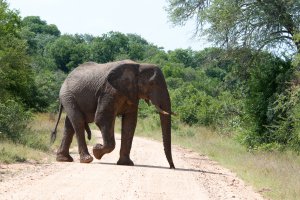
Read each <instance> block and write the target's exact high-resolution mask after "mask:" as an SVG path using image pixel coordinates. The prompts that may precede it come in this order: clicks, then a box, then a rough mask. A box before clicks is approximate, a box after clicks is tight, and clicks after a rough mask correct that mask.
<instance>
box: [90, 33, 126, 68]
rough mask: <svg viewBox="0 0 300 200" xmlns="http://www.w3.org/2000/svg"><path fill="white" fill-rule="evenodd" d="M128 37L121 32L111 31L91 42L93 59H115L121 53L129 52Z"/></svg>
mask: <svg viewBox="0 0 300 200" xmlns="http://www.w3.org/2000/svg"><path fill="white" fill-rule="evenodd" d="M128 49H129V47H128V38H127V37H126V35H125V34H123V33H120V32H113V31H111V32H109V33H107V34H103V35H102V36H101V37H96V38H95V39H94V40H93V41H92V42H91V60H92V61H95V62H99V63H106V62H110V61H114V60H115V59H116V58H117V57H118V56H119V57H120V55H121V54H126V55H125V56H123V57H127V53H128Z"/></svg>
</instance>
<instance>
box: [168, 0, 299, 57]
mask: <svg viewBox="0 0 300 200" xmlns="http://www.w3.org/2000/svg"><path fill="white" fill-rule="evenodd" d="M299 10H300V1H299V0H168V7H167V11H168V13H169V18H170V19H171V21H172V22H173V24H175V25H184V24H185V23H186V22H187V21H189V20H191V19H195V20H196V35H200V34H202V33H205V34H207V35H208V36H209V38H211V39H212V40H213V41H214V42H215V43H216V44H219V45H225V46H226V47H250V48H255V49H262V48H264V47H267V48H272V47H274V46H275V47H281V48H283V47H286V48H289V49H290V50H292V51H294V52H295V50H297V51H298V52H299V51H300V40H299V39H297V38H299V37H298V34H299V33H300V12H299ZM279 45H281V46H279Z"/></svg>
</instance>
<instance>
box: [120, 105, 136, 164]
mask: <svg viewBox="0 0 300 200" xmlns="http://www.w3.org/2000/svg"><path fill="white" fill-rule="evenodd" d="M136 123H137V110H136V111H134V112H131V113H127V114H124V115H123V116H122V131H121V134H122V135H121V149H120V158H119V160H118V162H117V164H118V165H134V164H133V162H132V160H131V159H130V150H131V146H132V140H133V135H134V131H135V127H136Z"/></svg>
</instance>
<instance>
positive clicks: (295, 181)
mask: <svg viewBox="0 0 300 200" xmlns="http://www.w3.org/2000/svg"><path fill="white" fill-rule="evenodd" d="M168 2H169V6H168V8H167V12H168V13H169V17H170V20H171V21H172V22H173V23H174V24H175V25H181V24H184V23H185V22H186V21H188V20H190V19H194V20H196V21H197V22H198V23H197V24H198V26H196V29H197V32H196V33H198V34H204V33H205V34H208V36H209V38H211V39H212V42H213V43H214V44H215V46H214V47H210V48H206V49H203V50H201V51H194V50H192V49H175V50H172V51H165V50H164V49H163V48H162V47H158V46H156V45H155V44H152V43H150V42H148V41H147V40H145V39H144V38H142V37H141V36H139V35H136V34H123V33H120V32H108V33H106V34H103V35H101V36H93V35H88V34H76V35H71V34H61V32H60V30H59V29H58V28H57V27H56V25H54V24H48V23H47V22H46V21H44V20H43V19H41V18H40V17H39V16H27V17H24V18H21V17H20V15H19V13H18V12H17V11H15V10H11V9H10V8H9V5H8V4H7V3H6V1H5V0H0V22H1V23H0V163H13V162H24V161H28V160H35V162H48V161H49V160H51V159H53V158H52V157H51V155H52V154H53V152H54V150H55V149H57V147H58V145H59V144H58V143H59V142H58V141H59V139H60V138H58V139H57V142H56V143H55V144H54V145H53V146H50V141H49V137H50V131H51V129H52V128H53V126H54V124H55V122H54V119H55V113H56V112H57V109H58V93H59V88H60V86H61V83H62V82H63V80H64V79H65V77H66V76H67V74H68V73H69V72H70V71H71V70H72V69H74V68H75V67H77V66H78V65H79V64H81V63H83V62H86V61H94V62H98V63H105V62H110V61H114V60H120V59H132V60H135V61H138V62H148V63H155V64H157V65H158V66H159V67H160V68H161V69H162V71H163V73H164V75H165V78H166V81H167V84H168V88H169V92H170V96H171V101H172V109H173V111H174V112H175V113H177V116H176V117H173V123H172V129H173V139H172V141H174V142H173V143H175V144H177V145H180V146H184V147H186V148H190V149H193V150H195V151H197V152H199V153H203V154H206V155H208V156H209V157H210V158H212V159H215V160H217V161H218V162H220V163H221V164H222V165H225V166H226V167H228V168H230V169H232V170H233V171H235V172H236V173H237V174H238V175H239V176H240V177H242V178H243V179H244V180H246V181H247V182H248V183H250V184H252V185H254V186H255V188H256V189H257V190H258V191H261V193H262V194H263V195H266V196H267V197H271V198H272V199H296V198H297V197H299V196H300V191H299V188H300V182H299V180H300V177H299V176H300V174H299V171H300V169H299V166H300V157H299V152H300V102H299V100H300V97H299V96H300V86H299V82H300V73H299V63H300V56H299V55H300V54H299V44H300V42H299V41H300V27H299V24H300V16H299V12H298V10H299V8H300V4H299V3H298V1H288V0H286V1H282V0H280V1H279V0H276V1H273V2H271V1H270V2H271V3H270V2H269V1H246V0H244V1H222V0H218V1H201V2H203V3H201V2H200V3H199V2H198V3H197V4H194V2H196V1H186V3H185V4H184V5H182V4H181V3H182V1H178V0H168ZM279 8H280V10H276V9H279ZM281 8H285V9H281ZM253 13H255V15H253ZM278 13H281V14H280V15H278ZM275 15H276V17H274V16H275ZM187 16H188V17H187ZM251 20H253V21H251ZM253 22H255V23H253ZM204 24H211V26H209V28H208V29H207V30H204V33H203V32H202V30H203V29H206V26H202V25H204ZM257 33H259V34H257ZM196 35H197V34H196ZM199 45H201V44H199ZM62 126H63V120H61V123H60V126H59V130H58V131H59V132H60V133H62ZM136 132H137V135H141V136H145V137H150V138H154V139H158V140H160V138H161V133H160V127H159V121H158V115H157V114H156V113H155V109H153V107H149V106H148V105H147V104H146V103H145V102H144V101H142V100H141V101H140V112H139V123H138V127H137V130H136ZM61 135H62V134H58V136H59V137H61ZM73 143H75V144H76V140H75V139H74V142H73ZM75 144H74V145H75ZM49 155H50V156H49Z"/></svg>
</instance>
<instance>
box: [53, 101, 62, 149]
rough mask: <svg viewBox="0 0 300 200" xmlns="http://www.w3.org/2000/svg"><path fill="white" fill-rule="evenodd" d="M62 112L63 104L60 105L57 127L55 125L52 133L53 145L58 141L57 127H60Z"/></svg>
mask: <svg viewBox="0 0 300 200" xmlns="http://www.w3.org/2000/svg"><path fill="white" fill-rule="evenodd" d="M62 110H63V106H62V104H60V105H59V114H58V118H57V121H56V125H55V128H54V129H53V131H52V133H51V138H50V143H51V144H53V143H54V141H55V139H56V132H57V126H58V123H59V120H60V117H61V113H62Z"/></svg>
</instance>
